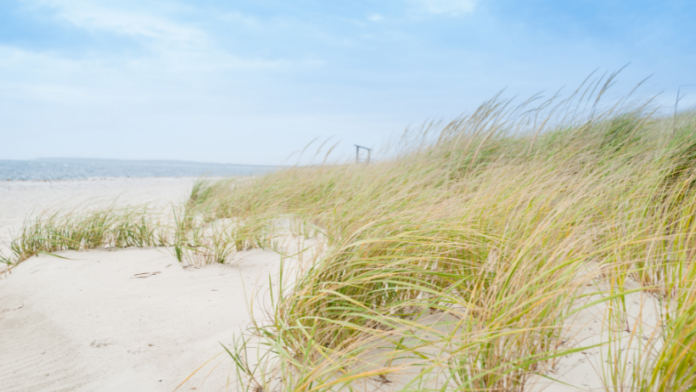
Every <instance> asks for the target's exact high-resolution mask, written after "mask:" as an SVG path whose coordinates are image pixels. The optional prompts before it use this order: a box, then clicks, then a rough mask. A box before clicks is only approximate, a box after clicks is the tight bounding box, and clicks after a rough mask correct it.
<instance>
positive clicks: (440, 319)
mask: <svg viewBox="0 0 696 392" xmlns="http://www.w3.org/2000/svg"><path fill="white" fill-rule="evenodd" d="M612 78H613V76H612V77H610V78H609V79H595V80H589V79H588V80H587V81H586V83H584V84H583V86H581V88H579V89H578V90H577V91H576V92H575V93H574V94H572V95H571V96H570V97H569V98H567V99H565V100H561V101H554V100H551V101H547V102H543V103H537V102H536V101H535V99H530V100H528V101H526V102H523V103H521V104H517V105H516V104H514V103H513V102H512V101H502V100H500V99H499V98H498V97H496V98H494V99H493V100H491V101H488V102H486V103H484V104H483V105H482V106H481V107H480V108H479V109H478V110H477V111H475V112H474V113H472V114H471V115H467V116H462V117H460V118H457V119H455V120H454V121H452V122H450V123H428V124H426V125H424V126H423V127H421V128H418V129H415V130H412V131H408V132H406V133H405V134H404V135H403V137H401V138H400V139H398V140H396V141H394V143H393V144H392V145H391V147H390V148H391V149H390V150H388V157H389V158H388V159H383V160H381V161H379V162H376V163H371V164H369V165H366V164H353V163H346V164H322V165H314V166H304V167H293V168H288V169H283V170H279V171H277V172H274V173H270V174H266V175H263V176H259V177H255V178H252V179H249V180H246V181H242V182H240V181H235V180H224V181H216V182H211V181H200V182H198V183H197V184H196V185H195V186H194V188H193V190H192V193H191V196H190V198H189V200H188V201H187V202H186V203H185V204H184V205H182V206H176V207H175V208H174V213H173V214H172V216H173V218H171V219H170V220H169V221H167V220H166V219H161V218H155V216H156V215H152V214H150V213H149V212H146V211H141V212H138V211H136V210H124V211H116V210H106V211H96V212H92V213H88V214H85V215H80V214H77V215H76V214H68V215H65V214H63V215H60V214H58V215H52V216H49V217H48V218H39V219H37V220H34V221H32V222H30V223H28V224H27V225H25V227H24V229H23V231H22V233H20V234H21V235H20V236H19V237H18V239H17V240H15V242H13V248H12V250H13V255H14V256H13V257H14V259H13V260H15V262H17V261H21V260H24V259H26V258H27V257H30V256H31V255H34V254H37V253H39V252H48V253H50V252H55V251H58V250H63V249H88V248H93V247H103V246H110V247H124V246H169V247H171V248H172V249H173V252H174V253H175V255H176V256H177V257H178V258H179V260H180V261H188V262H189V263H191V264H196V265H203V264H208V263H224V262H226V260H228V259H229V257H230V255H231V254H233V253H234V252H239V251H244V250H248V249H252V248H267V249H277V250H279V245H278V244H277V243H276V242H275V241H276V240H277V238H278V236H279V234H278V233H279V229H278V221H279V219H280V218H283V219H286V220H289V221H291V222H292V223H291V225H292V230H291V231H292V233H293V234H294V235H295V236H300V237H306V238H310V237H311V238H320V239H321V241H317V245H316V247H317V249H315V250H314V252H313V253H312V254H311V257H308V259H307V260H304V262H303V263H302V264H303V265H302V266H301V267H298V268H300V272H301V273H296V274H295V275H294V278H293V279H289V278H286V277H287V276H290V274H291V271H290V267H288V265H287V264H286V263H283V265H282V266H281V271H280V276H281V279H285V280H284V281H281V283H280V287H278V288H276V289H271V293H270V294H271V299H272V303H271V305H270V307H269V308H268V309H267V312H266V313H265V314H263V315H257V316H258V317H255V321H254V324H253V325H252V326H251V327H250V329H249V331H247V332H246V334H243V335H240V336H239V337H238V340H237V343H236V344H235V345H234V346H233V347H226V350H228V353H229V354H230V356H231V358H232V359H233V361H234V363H235V364H236V366H237V370H238V375H239V384H238V385H237V387H238V388H239V389H241V390H249V391H257V392H258V391H276V390H279V391H339V390H352V391H357V390H377V389H378V388H380V387H384V388H388V389H389V390H411V391H414V390H432V391H435V390H438V391H445V390H456V391H524V390H527V389H529V388H530V387H532V386H533V385H532V384H533V382H534V381H535V380H538V379H539V378H543V379H546V380H554V377H555V376H554V369H556V367H557V366H558V364H559V362H560V361H561V359H562V358H563V357H564V356H567V355H571V354H574V353H577V352H580V351H582V350H587V349H589V348H592V347H590V346H593V345H583V344H578V345H570V344H568V336H567V334H568V333H569V332H568V331H569V330H571V329H572V326H573V323H574V322H575V320H576V318H577V317H578V315H579V314H581V313H582V312H584V311H586V310H588V309H590V308H593V307H602V309H605V312H604V317H603V320H602V321H603V328H604V329H605V331H607V333H606V334H605V336H606V339H605V340H604V341H602V342H600V343H598V344H597V346H601V348H602V350H603V353H604V355H605V358H603V359H602V361H600V362H601V363H600V364H599V366H600V367H601V368H600V369H598V370H597V371H598V373H599V374H598V376H601V377H602V379H603V382H604V388H605V390H607V391H692V390H694V388H696V373H694V371H693V367H694V366H696V350H694V349H695V348H696V347H694V346H695V345H696V339H695V338H694V333H695V332H696V316H694V315H695V314H696V313H695V312H696V294H695V293H694V289H693V286H694V279H696V266H694V254H695V253H694V252H695V251H696V247H695V246H694V245H696V222H695V221H694V213H695V212H696V193H694V188H696V170H695V169H696V166H695V164H696V113H694V112H688V111H687V112H682V113H677V114H675V115H674V116H662V115H657V114H655V113H654V111H653V110H652V108H651V106H650V105H649V103H646V104H642V105H636V104H629V103H627V102H628V99H626V100H624V101H620V102H619V103H617V104H613V105H609V106H603V105H602V104H601V98H602V95H603V94H604V93H605V91H606V89H607V88H608V87H609V86H610V85H611V82H612V80H613V79H612ZM279 251H281V250H279ZM281 252H282V251H281ZM285 256H287V257H289V256H290V255H284V257H285ZM637 293H638V294H640V295H644V296H646V297H645V298H649V299H650V301H656V303H658V304H659V306H658V307H659V309H657V314H658V316H659V320H658V322H657V323H656V324H654V325H648V324H647V323H644V322H643V320H642V319H641V318H636V317H633V316H630V311H629V308H630V304H629V303H628V302H629V299H628V298H633V297H632V296H633V295H636V294H637ZM646 303H647V302H646ZM651 303H652V302H651Z"/></svg>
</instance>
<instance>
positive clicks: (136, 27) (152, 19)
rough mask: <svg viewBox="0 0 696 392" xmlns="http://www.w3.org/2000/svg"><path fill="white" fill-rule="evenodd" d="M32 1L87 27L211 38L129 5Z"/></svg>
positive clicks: (186, 40) (180, 40)
mask: <svg viewBox="0 0 696 392" xmlns="http://www.w3.org/2000/svg"><path fill="white" fill-rule="evenodd" d="M28 3H33V4H35V5H36V6H38V7H41V8H50V9H53V10H55V16H56V17H57V18H59V19H62V20H64V21H66V22H68V23H70V24H72V25H74V26H76V27H79V28H83V29H86V30H96V31H108V32H112V33H115V34H122V35H128V36H133V37H139V38H147V39H154V40H157V41H158V42H159V43H168V44H173V45H186V46H189V45H196V46H199V45H202V44H205V43H206V42H207V37H206V34H205V33H204V32H202V31H200V30H197V29H195V28H191V27H189V26H185V25H182V24H179V23H176V22H174V21H172V20H170V19H166V18H163V17H160V16H156V15H152V14H150V13H147V12H142V11H140V12H138V11H131V10H128V9H126V7H114V6H107V5H101V4H99V2H95V1H86V0H30V1H28Z"/></svg>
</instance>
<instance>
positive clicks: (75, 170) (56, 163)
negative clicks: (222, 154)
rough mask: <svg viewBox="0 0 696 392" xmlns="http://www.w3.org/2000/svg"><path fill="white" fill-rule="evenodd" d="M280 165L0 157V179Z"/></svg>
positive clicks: (183, 174)
mask: <svg viewBox="0 0 696 392" xmlns="http://www.w3.org/2000/svg"><path fill="white" fill-rule="evenodd" d="M280 168H282V167H281V166H263V165H238V164H226V163H204V162H186V161H166V160H152V161H146V160H143V161H136V160H133V161H130V160H116V159H88V158H41V159H33V160H0V181H60V180H80V179H91V178H187V177H193V178H197V177H218V178H219V177H230V176H250V175H258V174H264V173H268V172H272V171H274V170H277V169H280Z"/></svg>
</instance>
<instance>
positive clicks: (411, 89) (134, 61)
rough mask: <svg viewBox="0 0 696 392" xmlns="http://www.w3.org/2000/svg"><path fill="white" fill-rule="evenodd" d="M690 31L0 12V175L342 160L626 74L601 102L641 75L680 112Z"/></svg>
mask: <svg viewBox="0 0 696 392" xmlns="http://www.w3.org/2000/svg"><path fill="white" fill-rule="evenodd" d="M694 20H696V2H694V1H692V0H681V1H677V0H663V1H659V2H658V1H644V0H632V1H628V0H624V1H615V0H575V1H558V0H528V1H513V0H350V1H344V0H331V1H327V0H324V1H319V0H253V1H251V0H249V1H247V0H235V1H218V0H169V1H160V0H138V1H136V0H0V159H35V158H42V157H73V158H115V159H175V160H188V161H202V162H219V163H239V164H281V163H286V164H287V163H293V162H294V161H293V160H296V159H300V160H302V159H304V160H307V159H312V158H311V157H310V158H307V154H309V155H310V156H311V155H312V154H313V152H312V153H305V156H304V157H303V158H298V156H299V154H298V152H299V151H301V150H302V149H303V148H304V147H305V146H307V145H308V143H310V142H311V141H312V140H315V139H317V142H315V144H314V145H313V146H315V147H316V146H318V144H319V143H320V142H323V141H326V140H329V142H328V143H329V144H332V143H334V142H337V143H338V144H337V147H336V149H335V153H336V154H337V156H344V155H345V156H346V157H347V156H350V154H352V153H353V151H354V147H353V144H360V145H364V146H368V147H373V148H379V147H380V145H382V143H383V142H384V141H385V140H389V139H390V138H393V137H395V135H398V134H399V133H401V132H402V131H403V130H404V129H406V128H407V127H409V126H418V125H419V124H422V123H424V122H426V121H429V120H448V119H452V118H454V117H456V116H458V115H460V114H465V113H468V112H471V111H473V110H475V109H476V107H477V106H478V105H480V104H481V103H482V102H483V101H485V100H487V99H489V98H491V97H492V96H493V95H495V94H496V93H498V92H500V91H501V90H503V89H504V92H503V96H504V97H508V98H510V97H513V96H519V97H522V98H525V97H528V96H531V95H533V94H535V93H539V92H544V94H545V96H551V95H553V93H555V92H556V91H558V90H559V89H562V88H563V89H564V90H562V91H567V92H570V91H572V90H573V89H574V88H575V87H577V86H578V85H579V84H580V83H581V82H582V80H583V79H585V78H586V77H587V76H588V75H589V74H590V73H591V72H593V71H594V70H596V69H598V70H599V71H598V72H599V73H598V74H601V73H603V72H613V71H616V70H618V69H620V68H621V67H623V66H624V65H626V64H629V65H628V67H626V68H625V69H624V70H623V71H622V73H621V75H620V76H619V79H618V80H619V82H618V83H617V85H616V86H615V87H614V89H613V91H612V94H615V96H616V97H619V96H622V95H623V94H626V92H627V91H629V90H630V89H631V88H632V87H633V86H635V84H637V83H638V82H640V81H641V80H643V79H644V78H646V77H648V76H651V77H650V79H648V81H647V82H646V83H645V84H643V85H642V86H641V88H640V89H639V90H638V92H637V93H636V94H637V97H638V98H644V99H648V98H649V97H653V96H655V95H657V98H656V101H655V102H656V103H657V104H660V105H663V106H665V107H669V106H670V105H672V107H673V105H674V101H675V98H676V94H677V90H678V89H680V88H681V92H682V94H686V96H685V97H684V98H683V99H682V101H680V105H682V106H681V107H688V106H689V105H693V104H695V103H696V99H693V98H694V97H696V87H694V86H695V85H696V76H694V69H696V32H694V30H693V21H694ZM658 94H659V95H658ZM609 99H611V97H609ZM313 149H314V147H311V148H309V149H308V150H307V151H314V150H313ZM298 162H299V161H298Z"/></svg>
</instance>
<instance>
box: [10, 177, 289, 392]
mask: <svg viewBox="0 0 696 392" xmlns="http://www.w3.org/2000/svg"><path fill="white" fill-rule="evenodd" d="M193 182H194V179H189V178H186V179H110V180H85V181H60V182H3V183H0V217H1V219H0V231H1V232H2V235H3V237H2V238H3V240H7V239H8V238H9V233H8V231H10V230H16V229H18V227H19V226H20V225H21V223H22V222H23V220H24V218H25V217H26V216H27V214H29V213H31V212H32V211H34V212H35V211H41V210H42V209H46V208H58V207H61V208H73V207H78V206H80V204H84V203H89V202H95V201H100V200H112V199H115V198H118V204H119V205H127V204H141V203H151V204H153V205H157V206H166V205H167V204H168V203H174V202H180V201H183V200H185V198H186V196H187V195H188V192H190V189H191V185H192V184H193ZM59 255H60V256H62V257H65V259H61V258H56V257H50V256H46V255H41V256H40V257H32V258H31V259H29V260H27V261H25V262H23V263H21V264H20V265H18V266H17V267H16V268H14V269H13V270H12V272H11V274H6V275H5V277H4V278H3V279H0V330H2V331H3V339H2V342H0V363H2V364H3V366H2V369H0V385H2V390H4V391H96V390H98V391H172V390H174V389H175V388H177V387H178V386H180V384H182V382H184V381H185V380H186V379H187V377H188V376H189V375H191V374H192V373H194V372H195V371H196V370H197V369H198V368H199V367H200V366H202V365H204V364H206V363H207V365H206V366H204V368H203V369H201V371H199V372H198V373H196V374H195V375H194V376H193V377H191V379H189V380H188V382H186V383H184V385H181V387H180V388H179V390H206V391H217V390H226V388H227V384H228V382H229V377H230V376H234V375H233V374H232V373H230V371H231V370H232V367H231V365H232V361H231V360H230V359H229V356H227V357H226V354H225V355H219V354H221V353H222V352H223V350H222V347H221V344H226V345H229V344H230V343H231V342H232V339H233V334H234V333H238V332H239V331H240V330H242V329H244V328H245V327H247V325H248V324H249V322H250V317H249V312H248V309H247V298H248V297H249V296H250V295H251V294H252V293H253V292H254V290H255V289H258V287H259V286H257V284H258V282H259V278H260V277H263V278H265V282H267V277H268V274H269V273H273V272H274V271H277V265H278V260H279V256H278V254H276V253H274V252H268V251H261V250H252V251H248V252H240V253H239V254H238V255H237V256H236V259H235V260H236V262H235V263H234V264H235V265H234V266H232V265H224V266H223V265H211V266H207V267H205V268H200V269H197V268H182V265H181V264H180V263H179V262H178V261H177V260H176V258H175V257H174V256H173V255H172V254H171V252H170V251H168V250H167V249H166V248H144V249H133V248H131V249H122V250H116V251H108V250H94V251H85V252H59ZM208 361H210V362H208ZM212 369H215V371H213V372H212V373H211V370H212ZM232 389H234V388H233V387H232Z"/></svg>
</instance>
